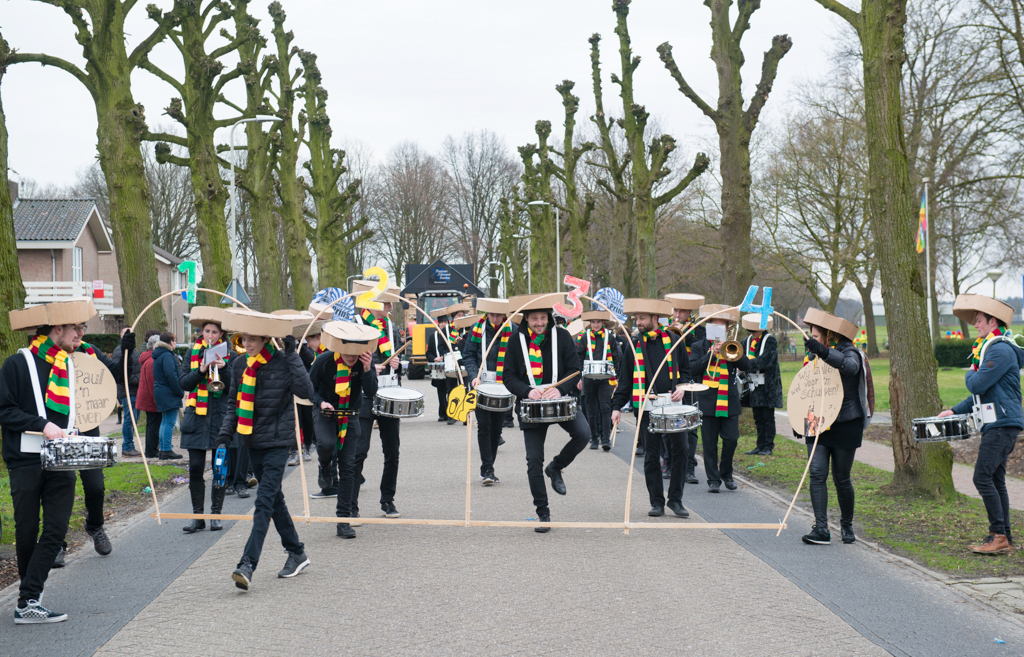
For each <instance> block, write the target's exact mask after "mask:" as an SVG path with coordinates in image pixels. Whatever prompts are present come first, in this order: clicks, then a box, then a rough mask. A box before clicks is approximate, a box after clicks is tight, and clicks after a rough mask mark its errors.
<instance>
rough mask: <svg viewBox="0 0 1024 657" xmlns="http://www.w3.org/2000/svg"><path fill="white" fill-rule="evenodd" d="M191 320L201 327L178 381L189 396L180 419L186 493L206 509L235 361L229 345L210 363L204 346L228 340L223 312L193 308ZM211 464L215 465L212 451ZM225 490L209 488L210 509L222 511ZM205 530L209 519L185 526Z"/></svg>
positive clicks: (195, 508) (196, 508) (217, 526)
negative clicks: (208, 474) (206, 476)
mask: <svg viewBox="0 0 1024 657" xmlns="http://www.w3.org/2000/svg"><path fill="white" fill-rule="evenodd" d="M188 321H189V324H191V325H192V326H194V327H196V328H197V329H199V333H198V335H197V336H196V341H195V342H194V343H193V344H192V348H191V349H190V350H189V355H188V360H187V361H186V362H185V363H183V364H182V366H181V376H180V377H179V378H178V384H179V385H180V386H181V388H182V390H184V391H185V393H186V394H187V395H188V399H187V401H186V402H185V413H184V415H183V417H182V420H181V448H182V449H187V450H188V492H189V495H190V496H191V497H192V513H203V500H204V498H205V497H206V483H205V481H204V480H203V472H204V471H205V470H206V455H207V453H210V452H212V450H214V449H215V448H216V446H217V437H218V436H219V435H220V427H221V425H222V424H223V423H224V411H225V409H226V408H227V405H228V396H227V394H225V392H224V388H225V386H226V384H225V382H224V381H222V380H221V377H222V376H223V378H224V379H225V380H226V379H228V378H229V377H230V373H229V372H228V370H227V369H226V366H227V365H228V364H229V363H233V362H234V360H235V354H234V353H233V350H232V349H226V350H225V351H226V353H225V355H224V357H223V358H222V357H221V356H219V355H218V356H217V357H216V358H215V359H214V360H212V361H210V362H206V350H207V349H210V348H214V347H218V346H219V345H222V344H224V342H225V337H226V335H225V333H224V329H223V328H221V324H222V323H223V321H224V310H223V309H222V308H215V307H212V306H193V307H192V309H191V310H190V311H189V320H188ZM225 346H226V345H225ZM210 464H211V465H212V464H213V457H212V455H211V458H210ZM225 493H226V490H225V489H224V488H216V487H213V486H211V487H210V513H212V514H219V513H220V512H221V509H222V508H223V507H224V495H225ZM222 528H223V527H222V525H221V522H220V520H211V521H210V531H213V532H215V531H220V530H221V529H222ZM203 529H206V521H205V520H201V519H196V520H193V521H192V522H190V523H189V524H188V525H185V526H184V527H182V531H184V532H185V533H187V534H194V533H196V532H198V531H200V530H203Z"/></svg>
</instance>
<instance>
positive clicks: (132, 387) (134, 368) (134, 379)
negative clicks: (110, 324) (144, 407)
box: [110, 345, 142, 399]
mask: <svg viewBox="0 0 1024 657" xmlns="http://www.w3.org/2000/svg"><path fill="white" fill-rule="evenodd" d="M121 353H122V349H121V345H117V346H116V347H114V351H113V353H111V354H110V359H111V360H112V361H113V362H115V363H120V362H121ZM141 375H142V367H140V366H139V350H138V349H132V351H131V363H130V364H129V365H128V391H129V392H130V393H131V396H132V397H135V396H136V395H138V394H139V377H140V376H141ZM115 381H117V398H118V399H124V398H125V396H126V395H125V394H124V393H125V390H124V372H123V371H120V367H118V372H117V377H115Z"/></svg>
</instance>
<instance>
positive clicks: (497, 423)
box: [476, 408, 505, 477]
mask: <svg viewBox="0 0 1024 657" xmlns="http://www.w3.org/2000/svg"><path fill="white" fill-rule="evenodd" d="M504 424H505V412H504V411H502V412H501V413H495V412H494V411H485V410H483V409H482V408H478V409H476V442H477V445H478V446H479V447H480V476H481V477H484V476H486V475H489V474H494V458H495V457H496V456H497V455H498V441H499V440H501V430H502V426H503V425H504Z"/></svg>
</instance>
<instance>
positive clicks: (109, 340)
mask: <svg viewBox="0 0 1024 657" xmlns="http://www.w3.org/2000/svg"><path fill="white" fill-rule="evenodd" d="M82 340H84V341H85V342H88V343H89V344H91V345H92V346H94V347H99V348H100V349H102V350H103V353H105V354H106V355H108V356H109V355H110V354H112V353H114V349H116V348H117V345H119V344H121V336H119V335H118V334H117V333H86V334H85V335H83V336H82Z"/></svg>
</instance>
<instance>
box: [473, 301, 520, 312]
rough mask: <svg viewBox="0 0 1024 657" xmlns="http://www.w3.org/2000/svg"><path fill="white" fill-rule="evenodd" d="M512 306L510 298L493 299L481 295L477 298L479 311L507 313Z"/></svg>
mask: <svg viewBox="0 0 1024 657" xmlns="http://www.w3.org/2000/svg"><path fill="white" fill-rule="evenodd" d="M509 310H511V308H509V307H508V299H493V298H487V297H481V298H479V299H477V300H476V311H477V312H478V313H496V314H498V315H507V314H508V311H509Z"/></svg>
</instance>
